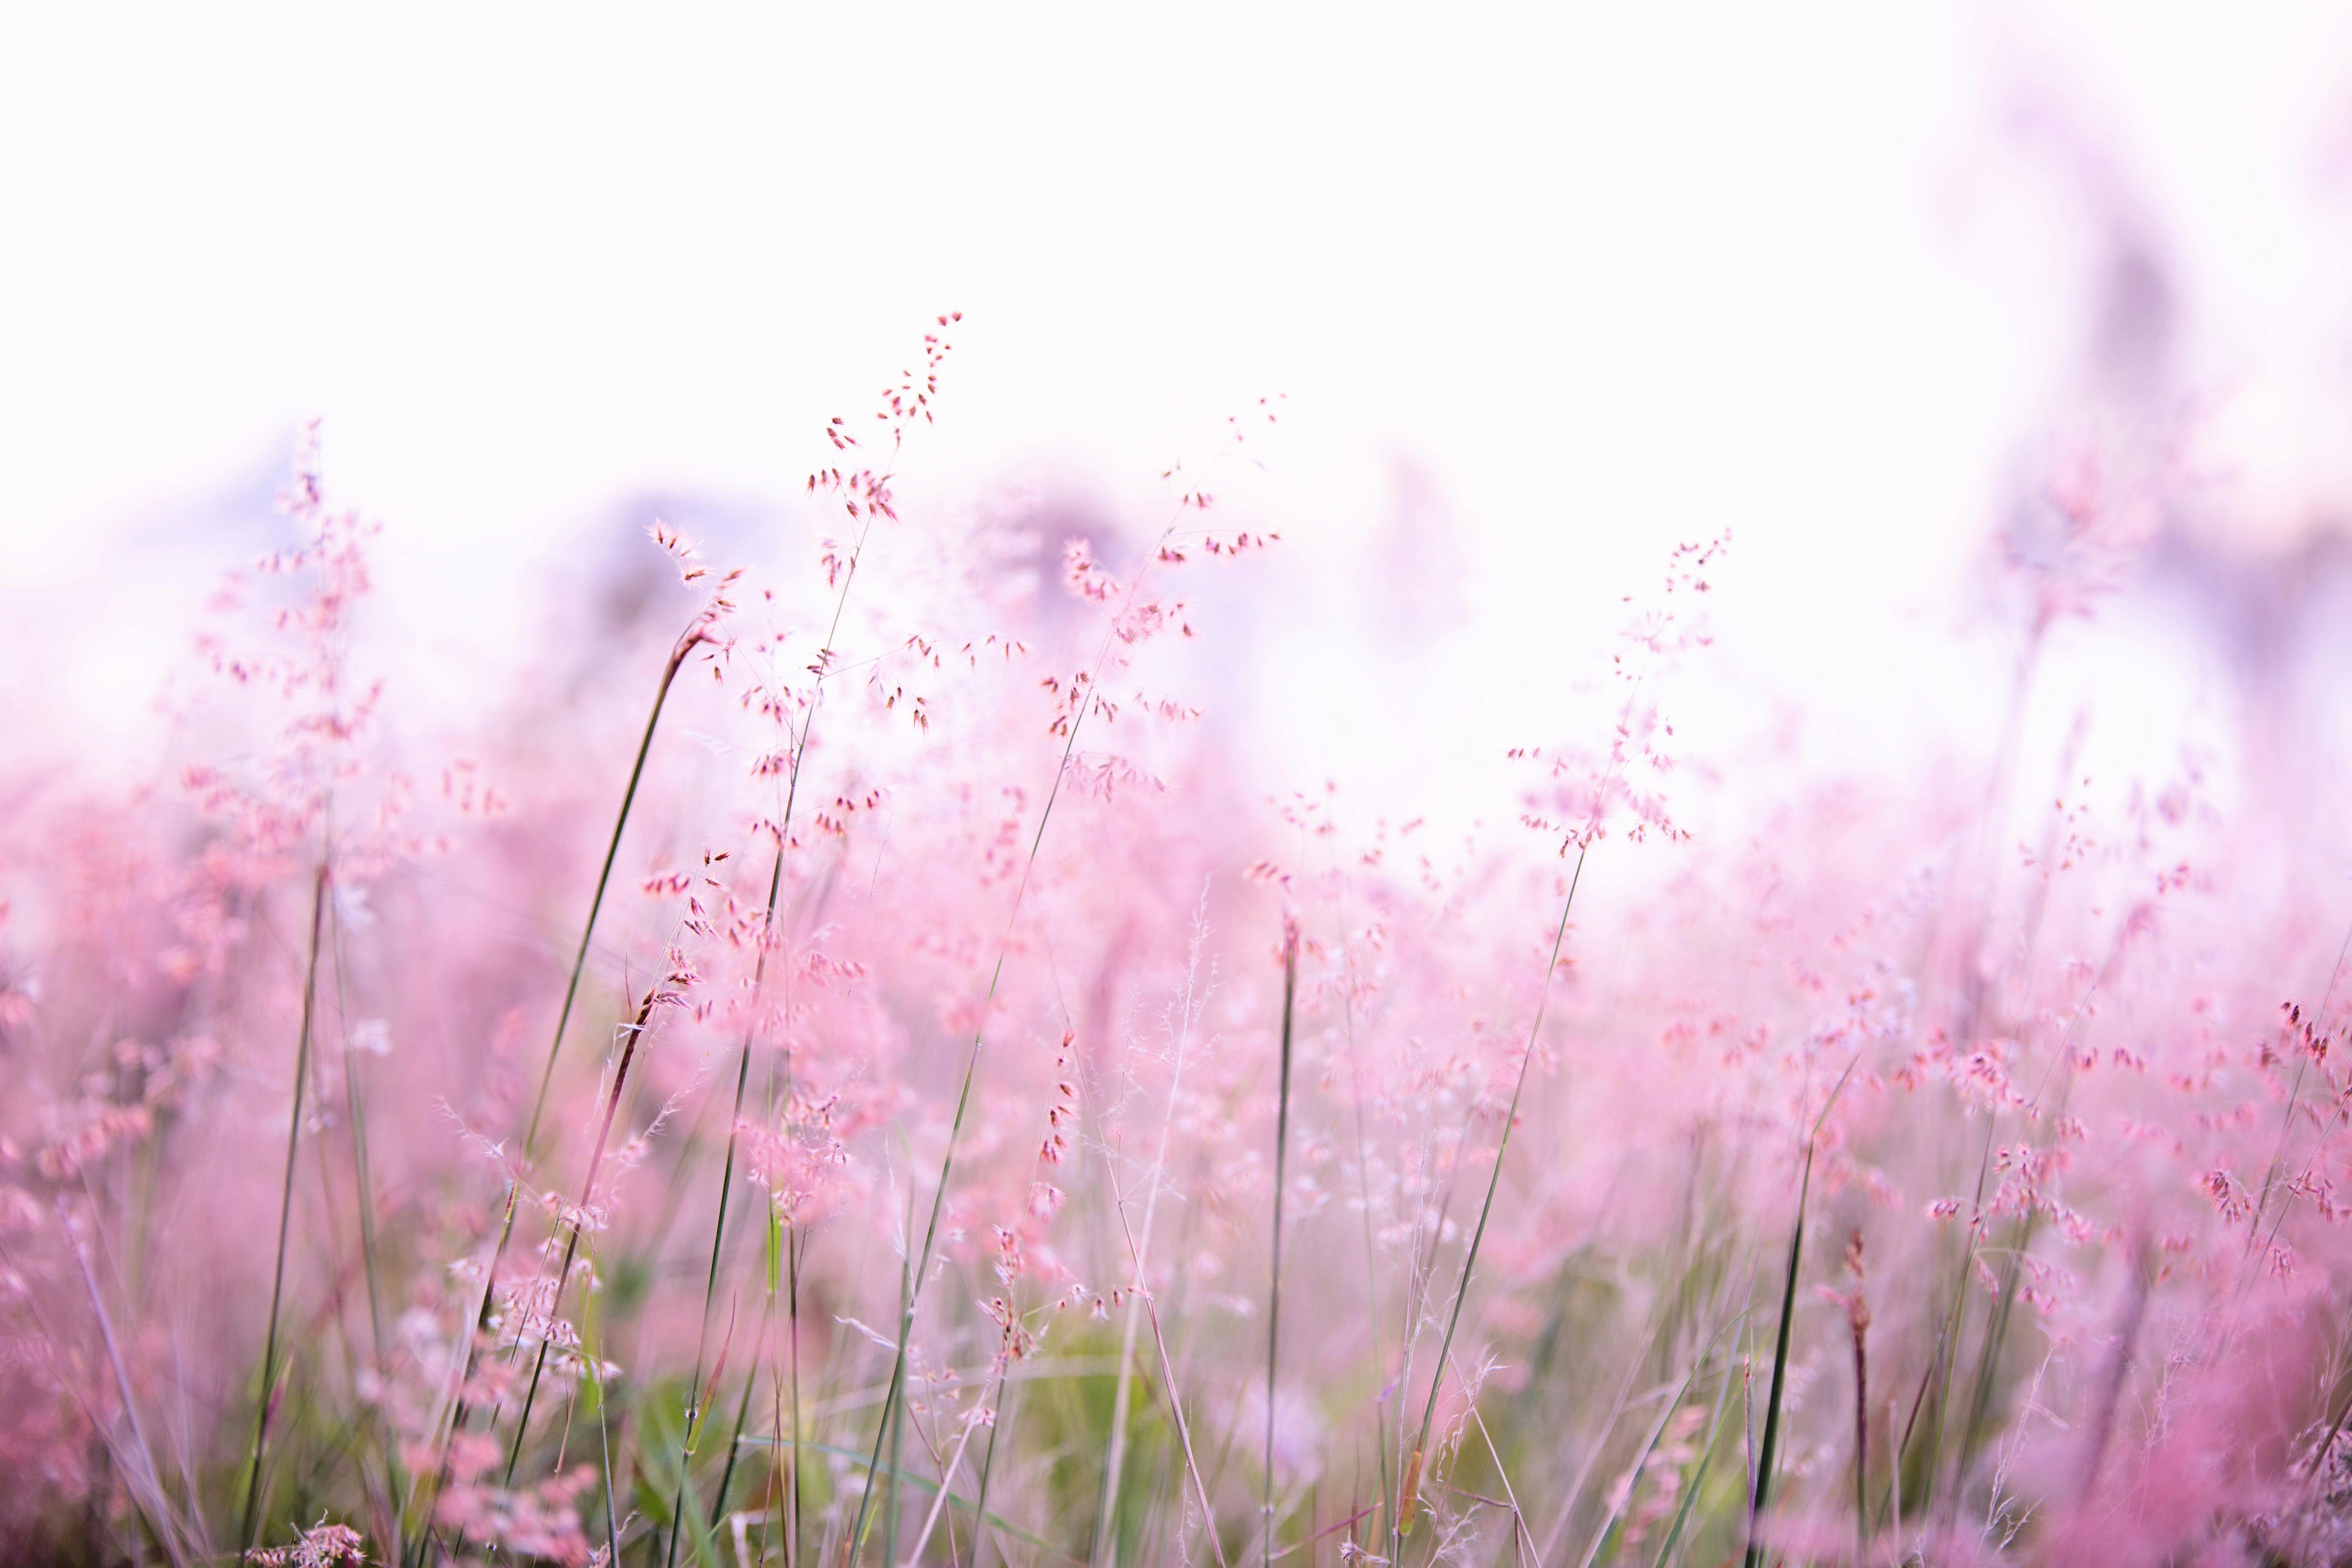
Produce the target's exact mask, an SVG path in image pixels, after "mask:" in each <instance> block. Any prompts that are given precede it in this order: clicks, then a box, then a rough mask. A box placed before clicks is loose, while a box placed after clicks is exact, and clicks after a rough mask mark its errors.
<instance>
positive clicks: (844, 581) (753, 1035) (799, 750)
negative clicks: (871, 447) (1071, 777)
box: [608, 448, 896, 1563]
mask: <svg viewBox="0 0 2352 1568" xmlns="http://www.w3.org/2000/svg"><path fill="white" fill-rule="evenodd" d="M893 450H894V454H895V450H896V449H895V448H893ZM889 480H890V476H888V475H885V476H884V477H883V479H882V480H881V481H880V482H881V483H882V484H883V485H884V486H886V487H887V485H888V483H889ZM874 516H875V513H874V511H873V510H872V509H868V510H866V514H865V516H864V518H863V520H862V521H860V523H859V525H858V530H857V542H856V544H854V545H853V546H852V547H851V549H850V552H849V559H848V561H847V562H846V563H845V564H844V567H843V570H842V574H841V592H840V594H839V595H836V596H835V599H834V603H833V619H832V621H831V622H830V623H829V624H828V625H827V626H826V627H825V633H824V645H823V646H822V647H820V648H819V649H818V650H817V657H816V661H815V664H814V667H813V668H814V676H813V677H812V679H811V684H810V690H809V709H808V716H807V717H806V718H805V719H803V721H801V728H800V733H799V734H798V735H796V736H793V765H792V769H791V771H790V773H789V774H788V775H787V776H786V779H785V782H784V808H783V812H782V816H780V817H779V818H778V820H777V823H776V854H775V858H774V860H773V861H772V864H771V865H770V867H769V868H768V903H767V909H766V911H765V912H764V914H763V916H762V918H761V926H760V950H759V953H758V955H757V956H756V957H755V958H754V959H753V961H752V967H751V1017H750V1019H749V1020H748V1021H747V1022H746V1023H745V1024H744V1026H743V1043H742V1048H741V1050H740V1052H739V1053H738V1056H737V1059H736V1064H735V1107H734V1111H733V1113H732V1114H731V1115H730V1117H729V1118H728V1122H727V1156H726V1160H725V1162H724V1163H722V1165H721V1166H720V1168H719V1214H718V1217H717V1218H716V1219H714V1220H713V1221H712V1222H711V1226H710V1267H709V1270H708V1272H707V1273H706V1275H705V1277H704V1280H703V1289H702V1326H701V1330H700V1332H699V1333H698V1336H697V1338H696V1341H695V1348H694V1378H693V1381H692V1382H690V1383H689V1384H687V1387H688V1390H689V1391H691V1390H694V1389H697V1388H699V1387H700V1386H701V1384H702V1361H703V1355H704V1353H705V1352H706V1351H708V1349H709V1341H710V1313H711V1307H712V1303H713V1302H714V1301H715V1300H717V1298H718V1294H719V1256H720V1254H721V1252H722V1251H723V1250H724V1248H725V1244H726V1239H727V1205H728V1200H729V1198H730V1196H731V1195H732V1193H733V1190H734V1184H735V1156H736V1152H737V1149H738V1147H739V1144H740V1132H741V1128H742V1124H743V1098H744V1090H745V1089H746V1088H747V1086H748V1085H749V1084H750V1082H751V1047H752V1044H753V1042H754V1041H755V1040H756V1039H757V1037H758V1035H759V1029H760V1017H759V1009H760V999H761V996H762V995H763V994H764V993H765V987H766V984H767V979H768V953H769V952H770V951H771V949H772V946H773V945H774V943H775V942H776V941H777V940H778V939H777V935H776V902H777V899H778V896H779V895H780V894H781V893H782V889H783V883H784V849H785V847H786V846H787V845H788V844H790V843H791V842H792V831H793V807H794V806H795V805H797V804H798V803H799V800H800V791H801V769H802V768H803V766H804V765H805V764H806V763H807V762H808V750H809V742H810V739H811V737H812V736H813V734H814V731H815V729H816V715H817V710H818V707H819V705H820V704H821V703H822V702H823V701H824V680H825V677H826V676H827V675H829V674H831V673H832V671H833V665H834V644H835V641H837V640H838V639H839V637H840V636H841V617H842V614H843V612H844V611H845V610H846V609H847V608H848V607H849V589H850V584H853V583H855V582H856V580H857V563H858V562H859V560H860V559H862V558H863V557H864V555H865V553H866V538H867V536H868V535H869V534H870V533H871V531H872V530H873V527H874ZM608 864H609V861H608ZM769 1297H770V1300H771V1301H772V1300H773V1299H774V1290H773V1288H772V1287H771V1289H770V1292H769ZM762 1321H763V1322H764V1321H765V1320H764V1316H763V1319H762ZM753 1381H756V1379H754V1380H753ZM750 1410H751V1388H750V1384H749V1383H748V1382H747V1383H746V1384H745V1387H744V1394H743V1404H742V1408H741V1409H740V1410H738V1411H737V1412H736V1417H735V1431H734V1434H733V1436H732V1439H731V1440H730V1442H729V1444H728V1447H727V1472H728V1474H729V1475H730V1477H731V1476H732V1475H733V1473H734V1469H735V1454H736V1450H737V1449H738V1447H740V1445H741V1443H742V1439H743V1422H744V1419H745V1417H746V1415H748V1414H749V1412H750ZM694 1416H695V1412H694V1410H693V1407H692V1406H691V1405H689V1406H688V1411H687V1419H686V1426H687V1432H688V1437H689V1438H690V1437H691V1436H692V1433H693V1430H694ZM691 1457H692V1455H691V1451H690V1450H682V1451H681V1452H680V1453H679V1455H678V1468H677V1485H678V1497H677V1503H676V1504H675V1505H674V1506H673V1507H672V1509H671V1514H670V1517H671V1519H672V1520H673V1521H677V1520H679V1519H681V1518H682V1517H683V1516H682V1514H681V1513H680V1511H679V1510H680V1509H682V1508H683V1506H684V1501H685V1496H686V1472H687V1466H688V1461H689V1460H690V1458H691ZM726 1500H727V1488H726V1483H725V1482H723V1481H722V1482H721V1483H720V1485H719V1506H720V1507H724V1505H725V1503H726ZM714 1527H715V1524H714ZM677 1528H678V1527H677V1524H676V1523H673V1525H672V1527H671V1530H670V1542H669V1553H668V1557H667V1562H668V1563H677Z"/></svg>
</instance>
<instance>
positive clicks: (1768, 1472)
mask: <svg viewBox="0 0 2352 1568" xmlns="http://www.w3.org/2000/svg"><path fill="white" fill-rule="evenodd" d="M1812 1184H1813V1146H1812V1141H1811V1139H1807V1140H1806V1142H1805V1167H1804V1174H1803V1175H1802V1176H1801V1178H1799V1180H1798V1183H1797V1223H1796V1225H1795V1226H1794V1227H1793V1228H1792V1229H1790V1233H1789V1268H1788V1274H1787V1276H1786V1279H1785V1281H1784V1283H1783V1284H1782V1286H1781V1289H1780V1330H1779V1332H1778V1333H1777V1334H1776V1335H1775V1337H1774V1339H1773V1342H1772V1381H1771V1383H1770V1384H1769V1388H1768V1389H1767V1392H1766V1394H1765V1395H1764V1440H1763V1442H1762V1444H1761V1445H1760V1446H1759V1447H1758V1449H1757V1451H1756V1480H1755V1484H1754V1486H1753V1487H1752V1488H1751V1489H1750V1500H1749V1502H1748V1555H1747V1559H1746V1561H1747V1565H1748V1568H1762V1564H1763V1562H1764V1541H1763V1536H1762V1533H1761V1531H1762V1526H1763V1522H1764V1516H1765V1514H1766V1513H1768V1512H1769V1511H1770V1510H1771V1507H1772V1470H1773V1466H1774V1463H1775V1462H1776V1461H1777V1460H1778V1459H1779V1458H1780V1394H1781V1391H1782V1389H1783V1388H1784V1387H1785V1386H1786V1385H1787V1383H1788V1376H1789V1331H1790V1328H1791V1327H1792V1326H1793V1325H1794V1324H1795V1322H1796V1318H1797V1276H1798V1273H1799V1271H1800V1269H1801V1266H1802V1264H1803V1261H1804V1253H1805V1200H1806V1198H1807V1196H1808V1195H1809V1194H1811V1191H1812Z"/></svg>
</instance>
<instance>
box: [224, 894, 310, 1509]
mask: <svg viewBox="0 0 2352 1568" xmlns="http://www.w3.org/2000/svg"><path fill="white" fill-rule="evenodd" d="M327 877H328V868H327V863H326V862H325V861H324V860H321V861H320V864H319V870H318V874H317V875H316V876H314V877H313V878H312V879H311V882H310V949H309V952H308V953H307V955H306V956H305V957H304V959H303V964H302V969H303V974H302V1025H301V1032H300V1034H299V1037H297V1039H296V1041H295V1046H294V1103H293V1109H292V1110H290V1111H289V1113H288V1115H287V1119H286V1181H285V1186H284V1189H283V1191H282V1192H281V1194H280V1195H279V1198H278V1262H277V1266H276V1268H274V1269H273V1270H272V1272H271V1274H270V1282H269V1328H268V1332H267V1333H266V1334H265V1335H264V1336H263V1338H262V1342H261V1400H260V1406H261V1407H260V1409H259V1411H258V1412H257V1414H256V1415H255V1416H254V1420H253V1462H252V1465H251V1466H250V1468H248V1469H247V1472H246V1483H245V1522H244V1524H243V1525H242V1526H241V1527H240V1528H239V1530H238V1531H237V1534H238V1537H239V1540H240V1543H241V1549H242V1550H244V1551H247V1552H250V1551H252V1550H253V1548H254V1546H255V1544H256V1543H257V1541H258V1540H259V1535H258V1533H257V1532H258V1531H259V1530H260V1528H261V1493H262V1461H263V1459H264V1458H265V1456H266V1454H267V1451H268V1445H269V1415H270V1412H271V1411H272V1410H273V1409H275V1408H276V1407H277V1403H278V1310H279V1307H280V1306H281V1304H282V1303H283V1300H284V1298H285V1294H286V1241H287V1237H288V1235H289V1232H290V1231H291V1230H292V1228H293V1223H294V1163H295V1157H296V1154H297V1152H299V1149H300V1146H301V1141H302V1100H303V1096H304V1094H305V1093H306V1092H307V1091H308V1089H309V1088H310V1020H311V1014H312V1010H313V1008H314V1006H315V1005H316V1003H317V1001H318V996H319V949H320V938H321V935H322V932H323V931H324V927H325V921H326V913H327Z"/></svg>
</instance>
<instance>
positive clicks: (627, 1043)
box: [505, 982, 661, 1486]
mask: <svg viewBox="0 0 2352 1568" xmlns="http://www.w3.org/2000/svg"><path fill="white" fill-rule="evenodd" d="M660 994H661V985H660V983H659V982H655V983H652V984H647V985H646V995H645V1000H644V1001H643V1002H641V1003H639V1004H638V1005H637V1016H636V1017H635V1019H634V1020H633V1021H632V1022H631V1023H630V1024H629V1025H628V1026H627V1027H626V1028H625V1029H624V1030H623V1031H622V1045H621V1061H620V1065H619V1066H618V1067H617V1068H614V1071H613V1089H612V1092H611V1093H610V1094H608V1095H606V1096H605V1097H604V1121H603V1123H602V1124H601V1125H599V1126H598V1128H597V1129H596V1144H595V1147H594V1149H593V1150H592V1151H591V1152H590V1153H589V1156H588V1174H587V1176H586V1177H585V1178H584V1179H583V1181H582V1182H581V1184H580V1208H581V1211H582V1212H581V1213H580V1214H579V1215H575V1216H573V1219H572V1235H571V1237H570V1238H569V1239H568V1240H566V1241H565V1242H564V1244H563V1260H562V1262H561V1263H559V1264H557V1265H556V1268H555V1289H554V1291H553V1294H552V1296H551V1300H549V1301H548V1304H547V1314H548V1316H549V1317H550V1318H553V1317H554V1316H555V1314H556V1312H557V1311H558V1310H560V1309H561V1308H562V1305H563V1292H564V1288H565V1287H566V1286H567V1285H569V1284H570V1283H571V1281H572V1263H573V1261H574V1260H576V1259H577V1258H578V1257H579V1256H580V1233H581V1230H582V1229H583V1226H585V1225H586V1224H587V1215H586V1210H587V1208H588V1204H589V1201H590V1200H591V1199H592V1198H593V1197H594V1196H595V1195H596V1173H597V1172H598V1170H599V1169H600V1168H602V1166H603V1165H604V1151H605V1148H606V1147H607V1145H609V1144H610V1142H612V1137H613V1121H614V1117H616V1116H617V1115H618V1114H619V1113H620V1110H621V1093H622V1090H624V1089H626V1088H627V1087H628V1082H629V1066H630V1064H631V1063H633V1062H634V1061H635V1060H636V1057H637V1047H638V1045H639V1044H640V1043H641V1042H642V1041H643V1040H644V1038H645V1034H646V1024H647V1022H648V1020H649V1019H651V1017H652V1016H653V1010H654V1002H655V999H656V998H657V997H658V996H659V995H660ZM548 1344H549V1340H548V1338H547V1337H546V1336H541V1339H540V1342H539V1355H538V1357H537V1358H536V1359H535V1360H533V1362H532V1363H531V1368H530V1387H529V1388H528V1389H527V1390H526V1391H525V1392H524V1394H523V1399H522V1410H521V1413H520V1415H517V1416H516V1417H515V1434H514V1446H513V1447H511V1448H509V1450H508V1451H507V1472H506V1482H505V1484H506V1485H508V1486H512V1485H513V1484H514V1473H515V1465H516V1463H517V1462H518V1461H519V1460H520V1458H522V1443H523V1437H524V1436H525V1435H526V1434H528V1433H529V1432H530V1413H531V1408H532V1406H533V1405H535V1404H536V1403H537V1402H538V1399H539V1384H540V1379H541V1376H542V1375H543V1374H544V1373H546V1371H547V1351H548Z"/></svg>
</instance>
